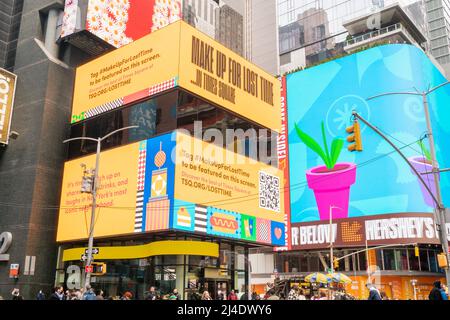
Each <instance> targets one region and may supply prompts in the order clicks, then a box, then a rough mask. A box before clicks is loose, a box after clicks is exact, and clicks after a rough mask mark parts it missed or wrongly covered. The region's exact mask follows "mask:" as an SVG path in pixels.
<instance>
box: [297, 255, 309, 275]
mask: <svg viewBox="0 0 450 320" xmlns="http://www.w3.org/2000/svg"><path fill="white" fill-rule="evenodd" d="M299 271H300V272H308V257H307V256H306V255H304V254H302V255H301V256H300V270H299Z"/></svg>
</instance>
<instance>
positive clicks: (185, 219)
mask: <svg viewBox="0 0 450 320" xmlns="http://www.w3.org/2000/svg"><path fill="white" fill-rule="evenodd" d="M195 215H196V211H195V204H193V203H189V202H186V201H180V200H175V203H174V207H173V228H175V229H179V230H186V231H191V232H193V231H195V222H196V221H195V218H196V217H195Z"/></svg>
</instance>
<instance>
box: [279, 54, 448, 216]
mask: <svg viewBox="0 0 450 320" xmlns="http://www.w3.org/2000/svg"><path fill="white" fill-rule="evenodd" d="M446 81H447V80H446V79H445V77H444V76H443V75H442V74H441V73H440V71H439V70H438V69H437V68H436V67H435V66H434V65H433V63H432V62H431V61H430V60H429V59H428V57H427V56H426V55H425V54H424V53H423V52H422V51H421V50H420V49H418V48H416V47H414V46H410V45H384V46H379V47H376V48H372V49H370V50H366V51H363V52H360V53H356V54H353V55H350V56H347V57H344V58H341V59H338V60H335V61H331V62H328V63H324V64H322V65H319V66H316V67H313V68H310V69H307V70H304V71H300V72H296V73H293V74H289V75H287V76H286V82H287V115H288V134H289V172H290V197H291V222H292V223H303V222H311V221H320V220H328V219H329V217H330V214H331V215H332V217H333V218H334V219H340V218H352V217H364V216H371V215H380V214H396V213H413V212H414V213H430V212H433V209H434V206H435V203H434V202H433V200H432V197H431V196H430V195H429V194H428V193H427V191H426V188H425V187H424V185H423V184H422V183H421V182H420V181H419V179H418V178H417V176H416V175H415V174H414V173H413V171H412V170H411V168H410V167H409V166H408V165H407V163H406V162H405V161H404V160H403V159H402V158H401V156H400V155H399V154H398V153H396V152H395V151H394V150H393V148H392V147H391V146H390V145H389V144H388V143H387V142H386V141H384V140H383V139H382V138H381V137H380V136H379V135H377V134H376V133H375V132H374V131H373V130H371V129H370V128H369V127H367V126H365V125H364V124H362V123H360V124H361V132H362V144H363V151H362V152H353V153H352V152H349V151H348V150H347V146H348V143H347V142H346V141H345V139H346V137H347V136H348V133H347V132H346V128H347V127H348V126H350V125H352V123H353V121H352V111H353V110H356V111H357V112H358V113H359V114H360V115H361V116H362V117H363V118H365V119H366V120H368V121H369V122H370V123H371V124H373V125H375V126H376V127H377V128H379V129H380V130H381V131H382V132H383V133H384V134H385V135H386V136H388V137H389V139H391V140H392V141H393V142H394V143H395V144H396V146H398V147H399V148H400V149H401V151H402V152H403V153H404V154H405V155H406V157H407V158H408V159H409V161H410V163H411V164H412V165H413V166H414V167H415V168H416V169H417V170H418V171H419V172H421V173H424V172H427V171H431V165H430V164H429V163H430V161H429V150H430V148H429V139H428V138H427V137H426V135H425V134H426V132H427V126H426V121H425V113H424V107H423V102H422V97H421V96H417V95H392V96H385V97H381V98H378V99H374V100H368V98H369V97H372V96H376V95H379V94H383V93H387V92H421V91H426V90H428V89H429V88H432V87H434V86H437V85H440V84H442V83H445V82H446ZM428 101H429V104H430V114H431V123H432V128H433V134H434V137H435V145H436V149H437V158H438V162H439V165H440V167H441V168H449V167H450V103H449V102H450V85H449V86H445V87H442V88H440V89H438V90H436V91H434V92H433V93H431V94H430V95H429V96H428ZM422 176H423V177H424V180H425V182H426V184H427V185H428V186H429V188H430V189H431V190H432V191H433V192H435V191H436V189H435V187H434V186H435V184H434V180H433V175H429V174H424V175H422ZM440 184H441V191H442V195H443V198H444V204H445V205H446V206H449V205H450V172H447V173H445V172H442V173H441V174H440Z"/></svg>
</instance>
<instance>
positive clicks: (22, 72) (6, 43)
mask: <svg viewBox="0 0 450 320" xmlns="http://www.w3.org/2000/svg"><path fill="white" fill-rule="evenodd" d="M95 2H96V1H87V0H74V1H64V0H46V1H31V0H29V1H28V0H27V1H9V0H8V1H2V2H1V4H0V15H1V16H2V19H0V20H1V21H2V23H3V24H2V23H0V66H1V67H4V68H7V69H8V70H10V71H13V72H14V73H15V74H17V76H18V82H17V90H16V98H15V107H14V113H13V118H12V125H11V130H14V131H16V132H17V133H18V134H19V137H18V138H17V139H16V140H11V141H10V144H9V145H8V146H7V147H4V148H2V150H0V151H1V154H0V176H1V188H2V190H3V191H2V197H1V199H2V200H1V202H2V206H1V208H0V210H1V215H0V225H1V226H2V227H1V230H0V234H3V233H4V232H7V233H11V234H12V242H11V245H10V247H9V248H8V249H9V250H7V252H5V253H4V254H7V255H8V259H7V260H6V261H0V295H1V296H3V297H4V298H7V297H9V295H10V293H11V291H12V289H13V288H15V287H17V288H19V289H20V290H21V292H22V295H23V296H24V297H25V298H26V299H32V298H34V297H35V295H36V294H37V292H38V291H39V290H41V289H42V290H44V292H46V293H47V294H50V292H51V288H52V287H53V286H54V285H55V272H54V268H55V265H56V263H57V261H58V254H59V252H58V246H57V245H56V244H55V237H56V223H57V216H58V214H57V212H58V206H59V201H60V190H61V182H62V173H63V165H64V161H65V160H66V159H67V151H68V150H67V149H66V146H64V145H63V143H62V141H63V140H64V139H66V138H67V137H68V136H69V134H70V133H69V132H70V128H71V126H70V122H71V120H73V119H72V116H71V113H70V110H71V105H72V91H73V85H74V84H73V77H74V70H75V68H76V67H77V66H79V65H81V64H83V63H85V62H86V61H88V60H92V59H93V58H95V56H97V55H100V54H104V53H106V52H108V51H111V50H114V48H116V47H120V46H122V45H124V44H126V43H130V42H132V41H134V40H137V39H140V38H141V37H143V36H144V35H146V34H149V33H151V32H153V31H154V30H157V29H159V28H161V27H163V26H166V25H168V24H169V23H170V22H175V21H177V20H178V19H179V18H180V16H181V12H182V8H183V6H182V2H181V1H169V2H165V3H164V4H163V3H162V2H161V1H149V2H145V3H144V2H142V1H136V2H134V1H133V0H130V1H129V4H130V6H127V5H125V7H123V8H122V7H121V8H118V9H121V10H122V11H120V10H119V11H117V12H116V13H117V15H109V16H108V17H109V18H108V19H109V20H108V19H107V20H104V21H103V20H102V21H99V20H98V17H99V16H98V15H97V13H96V12H94V11H92V8H93V5H92V4H94V3H95ZM202 3H204V2H202ZM22 4H23V6H22ZM209 4H211V5H213V6H215V2H214V1H213V2H210V3H209ZM139 5H144V7H139ZM163 5H165V6H169V7H167V8H166V9H165V8H164V7H162V6H163ZM192 5H194V3H192ZM210 7H211V6H209V8H210ZM90 8H91V10H89V9H90ZM209 8H208V9H209ZM103 9H104V8H103ZM208 12H209V13H208V16H205V15H204V12H203V7H202V16H204V17H205V18H206V19H204V20H205V23H206V22H207V23H208V24H210V25H211V26H212V24H211V22H212V21H213V20H214V17H215V16H213V19H212V20H211V19H209V17H210V16H211V14H210V13H211V12H212V11H208ZM154 13H156V16H158V17H159V19H156V16H155V19H150V20H149V19H147V17H148V16H149V15H150V16H153V14H154ZM119 14H126V15H127V16H126V17H127V19H126V20H128V21H130V22H131V23H130V24H127V25H126V27H125V30H127V31H126V32H122V31H123V27H124V25H123V22H122V20H120V19H121V18H120V17H119ZM143 16H145V17H146V18H145V19H142V17H143ZM186 17H188V16H186ZM3 18H4V19H3ZM119 20H120V21H119ZM5 22H6V23H5ZM109 23H112V24H113V25H115V27H120V28H119V29H120V30H119V29H118V30H115V29H114V30H111V29H110V28H109V29H108V28H107V26H108V25H109ZM116 29H117V28H116ZM106 31H108V32H106ZM203 32H205V31H204V30H203ZM206 33H207V32H206ZM16 47H17V48H16ZM36 79H39V81H36ZM172 98H173V97H172ZM167 99H168V98H167ZM189 99H191V100H192V98H189ZM189 99H188V100H189ZM229 99H231V98H229ZM194 100H195V99H194ZM195 101H196V100H195ZM191 102H192V101H191ZM194 104H195V103H194ZM152 108H153V107H151V108H150V109H151V110H153V109H152ZM187 109H189V108H187ZM189 110H190V109H189ZM189 110H187V113H189ZM154 111H155V112H157V116H158V117H160V116H161V115H160V113H159V112H160V111H158V109H157V108H156V109H155V110H154ZM152 112H153V111H152ZM150 114H151V112H150ZM163 115H165V113H163ZM111 117H113V118H114V117H116V115H115V114H114V115H113V114H111ZM219 118H220V117H219V116H218V118H217V119H219ZM222 118H223V119H225V118H226V117H225V118H224V117H222ZM228 118H229V122H227V125H229V126H232V125H234V124H236V123H238V122H239V121H237V119H235V118H234V117H231V116H230V117H228ZM158 119H159V118H158ZM172 120H173V118H172ZM111 121H122V120H118V118H116V120H113V119H111ZM159 121H160V120H158V124H159ZM180 121H181V118H180ZM241 122H243V121H241ZM224 123H225V122H224ZM111 125H112V124H111ZM153 125H154V126H155V130H157V129H158V128H160V125H156V123H153ZM249 126H253V125H249ZM74 127H76V125H74ZM108 128H109V127H108ZM174 128H175V127H174ZM73 130H75V129H73ZM89 130H92V128H91V129H89ZM151 130H152V129H148V132H147V133H146V134H149V132H153V131H151ZM164 130H165V129H164ZM74 132H75V131H74ZM164 132H166V131H164ZM133 141H136V140H133ZM109 143H112V142H109ZM90 148H91V146H89V145H84V146H83V148H81V149H80V150H84V151H83V152H81V153H80V154H79V155H83V154H86V152H88V151H87V150H90ZM72 150H74V149H73V147H72V146H70V147H69V153H71V152H74V151H72ZM79 152H80V151H79ZM18 190H20V192H18ZM2 254H3V253H2ZM12 265H13V266H14V268H15V267H16V266H18V267H19V272H18V276H17V277H15V276H10V269H11V266H12ZM244 269H245V268H244ZM61 274H62V276H63V277H64V272H61V271H58V272H57V273H56V282H57V283H58V281H59V279H60V276H61Z"/></svg>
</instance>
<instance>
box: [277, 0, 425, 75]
mask: <svg viewBox="0 0 450 320" xmlns="http://www.w3.org/2000/svg"><path fill="white" fill-rule="evenodd" d="M395 5H399V6H400V7H401V9H402V11H404V12H405V14H406V16H407V20H410V21H408V23H406V24H405V23H404V22H405V19H401V21H399V20H398V19H395V17H393V15H391V14H385V15H384V16H381V15H380V11H383V10H385V9H386V8H390V7H392V6H395ZM278 11H279V12H278V13H279V43H280V64H281V71H282V73H285V72H287V71H290V70H293V69H296V68H299V67H305V66H309V65H313V64H316V63H319V62H320V61H323V60H326V59H329V58H331V57H333V56H336V55H342V54H345V53H346V52H347V50H345V48H344V47H345V46H346V41H348V40H351V38H352V37H354V36H363V35H364V36H365V38H368V37H371V36H370V33H371V32H373V31H374V30H380V29H383V28H393V26H395V25H396V24H397V23H399V22H400V23H402V22H403V26H404V27H405V28H406V29H408V30H409V29H410V28H411V27H412V28H414V29H416V28H417V31H416V32H417V33H420V34H422V35H423V36H425V37H426V36H427V30H428V25H427V22H426V17H425V15H426V9H425V4H424V3H423V1H422V0H406V1H395V0H392V1H390V0H387V1H372V0H364V1H357V0H352V1H328V0H321V1H303V0H287V1H283V0H282V1H279V3H278ZM357 19H361V20H362V19H365V20H364V23H363V24H361V26H360V27H359V28H358V30H357V31H356V32H355V31H354V30H352V29H349V28H348V26H346V24H347V23H348V22H349V21H352V20H357ZM363 26H364V28H363ZM376 41H379V39H372V40H371V43H374V42H376ZM390 41H391V43H396V41H402V42H401V43H403V42H405V43H410V42H409V40H405V39H395V40H392V39H391V40H390ZM414 41H417V39H415V40H414ZM425 42H427V41H425ZM417 44H418V45H419V46H421V45H423V47H424V49H426V48H427V46H426V44H424V43H417Z"/></svg>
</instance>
